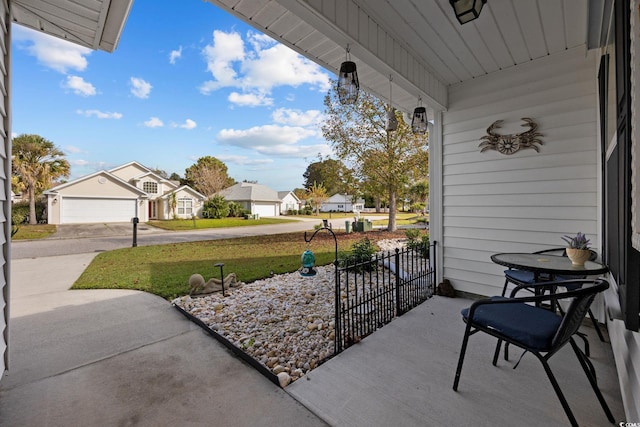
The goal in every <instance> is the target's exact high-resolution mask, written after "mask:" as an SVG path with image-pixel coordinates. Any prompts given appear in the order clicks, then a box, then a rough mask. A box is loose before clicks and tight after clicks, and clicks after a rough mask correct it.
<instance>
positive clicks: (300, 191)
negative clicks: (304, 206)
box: [293, 188, 307, 201]
mask: <svg viewBox="0 0 640 427" xmlns="http://www.w3.org/2000/svg"><path fill="white" fill-rule="evenodd" d="M293 194H295V195H296V197H297V198H298V199H300V201H303V200H306V199H307V190H306V189H304V188H294V189H293Z"/></svg>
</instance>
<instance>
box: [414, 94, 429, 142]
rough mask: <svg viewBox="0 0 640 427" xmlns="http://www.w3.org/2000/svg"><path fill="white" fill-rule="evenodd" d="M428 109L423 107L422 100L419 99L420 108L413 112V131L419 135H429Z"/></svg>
mask: <svg viewBox="0 0 640 427" xmlns="http://www.w3.org/2000/svg"><path fill="white" fill-rule="evenodd" d="M427 126H428V123H427V109H426V108H424V107H423V106H422V98H418V106H417V107H416V109H415V110H413V117H412V118H411V131H412V132H413V133H417V134H425V133H427Z"/></svg>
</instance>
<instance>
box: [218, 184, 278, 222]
mask: <svg viewBox="0 0 640 427" xmlns="http://www.w3.org/2000/svg"><path fill="white" fill-rule="evenodd" d="M217 194H219V195H220V196H222V197H224V198H225V200H227V201H229V202H236V203H239V204H240V205H242V207H243V208H244V209H246V210H247V211H250V212H251V214H252V215H259V216H278V215H280V203H281V200H280V197H278V192H277V191H276V190H272V189H271V188H269V187H267V186H266V185H262V184H254V183H250V182H239V183H238V184H235V185H232V186H231V187H229V188H225V189H224V190H222V191H219V192H218V193H217Z"/></svg>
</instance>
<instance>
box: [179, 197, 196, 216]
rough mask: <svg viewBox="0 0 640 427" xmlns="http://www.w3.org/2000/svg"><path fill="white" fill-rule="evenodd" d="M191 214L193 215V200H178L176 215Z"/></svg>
mask: <svg viewBox="0 0 640 427" xmlns="http://www.w3.org/2000/svg"><path fill="white" fill-rule="evenodd" d="M191 214H193V200H192V199H178V215H191Z"/></svg>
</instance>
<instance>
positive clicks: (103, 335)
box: [0, 254, 633, 427]
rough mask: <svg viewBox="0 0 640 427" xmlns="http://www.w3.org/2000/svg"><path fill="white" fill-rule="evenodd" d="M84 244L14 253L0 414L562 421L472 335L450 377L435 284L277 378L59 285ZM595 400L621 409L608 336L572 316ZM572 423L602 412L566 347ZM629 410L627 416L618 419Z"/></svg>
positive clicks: (54, 422)
mask: <svg viewBox="0 0 640 427" xmlns="http://www.w3.org/2000/svg"><path fill="white" fill-rule="evenodd" d="M93 256H95V254H82V255H66V256H59V257H45V258H33V259H22V260H14V261H13V262H12V270H13V284H14V285H13V288H12V289H13V291H12V295H11V302H12V306H11V307H12V312H11V329H10V330H11V365H10V370H9V372H8V373H7V374H6V375H5V377H4V379H3V380H2V381H1V382H0V425H3V426H45V425H46V426H70V425H78V426H80V425H82V426H113V425H140V426H160V425H194V426H196V425H211V426H233V427H236V426H240V427H241V426H292V427H293V426H322V425H326V424H325V423H328V424H329V425H333V426H362V427H371V426H381V427H383V426H384V427H387V426H447V427H450V426H462V425H474V426H485V425H486V426H489V425H491V426H506V425H520V426H540V425H544V426H566V425H568V420H567V418H566V417H565V414H564V412H563V410H562V408H561V406H560V404H559V402H558V400H557V398H556V397H555V395H554V393H553V390H552V388H551V385H550V384H549V382H548V380H547V378H546V376H545V375H544V371H543V369H542V367H541V366H540V363H539V362H538V361H537V360H536V359H535V358H534V357H532V356H531V355H529V356H525V357H524V359H523V360H522V362H521V364H520V366H519V367H518V369H516V370H513V369H511V367H512V366H513V363H514V362H513V361H515V360H517V358H518V357H519V353H518V352H517V351H515V350H513V351H512V359H513V361H511V362H504V361H500V363H499V367H497V368H496V367H493V366H492V365H491V356H492V354H493V346H494V342H495V341H494V340H493V339H491V338H490V337H486V336H483V335H480V334H478V335H474V336H473V337H472V338H471V341H470V346H469V349H468V352H467V359H466V361H465V368H464V370H463V372H462V379H461V383H460V388H459V392H454V391H453V390H452V389H451V385H452V383H453V376H454V370H455V366H456V362H457V358H458V354H459V350H460V343H461V340H462V334H463V328H464V326H463V322H462V320H461V318H460V314H459V312H460V309H461V308H462V307H465V306H467V305H469V304H470V301H469V300H465V299H448V298H444V297H434V298H432V299H431V300H429V301H427V302H425V303H423V304H422V305H420V306H419V307H417V308H415V309H413V310H412V311H410V312H409V313H407V314H405V315H404V316H402V317H400V318H398V319H396V320H394V321H393V322H392V323H390V324H389V325H386V326H385V327H383V328H382V329H380V330H379V331H377V332H375V333H374V334H372V335H370V336H369V337H367V338H365V339H364V340H362V342H360V343H359V344H357V345H355V346H353V347H351V348H349V349H347V350H346V351H345V352H343V353H342V354H340V355H338V356H336V357H334V358H333V359H331V360H329V361H328V362H326V363H325V364H323V365H321V366H320V367H319V368H317V369H315V370H313V371H312V372H311V373H310V374H309V375H308V376H307V378H306V379H301V380H298V381H296V382H295V383H293V384H291V385H290V386H288V387H287V388H286V389H285V390H282V389H280V388H278V387H277V386H275V385H274V384H272V383H271V382H269V381H268V380H267V379H266V378H264V377H263V376H261V375H260V374H259V373H258V372H257V371H255V370H253V369H252V368H251V367H250V366H249V365H248V364H246V363H244V362H243V361H241V360H240V359H238V358H237V357H236V356H234V355H233V354H232V353H231V352H230V351H228V350H227V349H226V348H224V347H223V346H222V345H221V344H220V343H218V342H217V341H216V340H215V339H213V338H212V337H210V336H208V335H207V334H205V333H204V332H203V331H202V330H201V329H200V328H199V327H197V326H196V325H194V324H193V323H191V322H189V321H188V320H187V319H186V318H185V317H184V316H182V315H181V314H180V313H179V312H178V311H177V310H176V309H175V308H173V307H171V306H170V304H169V303H168V302H167V301H165V300H163V299H161V298H158V297H156V296H153V295H149V294H145V293H141V292H134V291H118V290H104V291H100V290H95V291H94V290H91V291H69V290H67V289H68V287H69V286H70V285H71V284H72V283H73V281H74V280H75V278H76V277H77V276H78V275H79V274H80V273H81V272H82V271H83V270H84V268H85V267H86V265H88V263H89V262H90V261H91V259H92V258H93ZM583 329H584V331H585V332H587V334H588V335H589V337H590V338H589V340H590V343H591V346H592V361H593V363H594V365H595V368H596V371H597V373H598V379H599V382H600V386H601V389H602V391H603V394H604V396H605V399H606V400H607V402H608V403H609V405H610V407H611V410H612V411H613V413H614V416H615V418H616V420H617V421H625V420H624V410H623V407H622V400H621V397H620V394H619V389H618V381H617V377H616V370H615V366H614V361H613V357H612V353H611V349H610V347H609V345H608V344H602V343H600V341H598V339H597V336H596V335H595V331H594V330H593V329H592V328H591V327H590V326H589V325H587V326H585V327H584V328H583ZM551 365H552V369H554V371H555V372H556V375H557V377H558V381H559V382H560V385H561V387H562V388H563V390H564V391H565V394H566V396H567V399H568V401H569V404H570V405H571V407H572V409H573V410H574V413H575V415H576V417H577V419H578V422H579V423H580V425H585V426H605V425H610V424H609V423H608V422H607V420H606V417H605V416H604V413H603V412H602V410H601V408H600V406H599V404H598V402H597V400H596V398H595V396H594V395H593V392H592V391H591V388H590V387H589V385H588V383H587V380H586V378H585V377H584V374H583V372H582V371H581V370H580V367H579V366H578V364H577V362H576V360H575V356H574V354H573V353H572V351H571V350H570V348H566V349H565V350H563V351H562V352H561V353H560V354H558V355H556V356H554V358H552V359H551ZM628 421H633V420H628Z"/></svg>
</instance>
